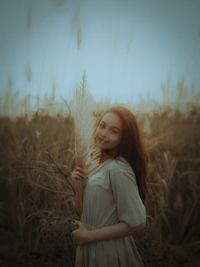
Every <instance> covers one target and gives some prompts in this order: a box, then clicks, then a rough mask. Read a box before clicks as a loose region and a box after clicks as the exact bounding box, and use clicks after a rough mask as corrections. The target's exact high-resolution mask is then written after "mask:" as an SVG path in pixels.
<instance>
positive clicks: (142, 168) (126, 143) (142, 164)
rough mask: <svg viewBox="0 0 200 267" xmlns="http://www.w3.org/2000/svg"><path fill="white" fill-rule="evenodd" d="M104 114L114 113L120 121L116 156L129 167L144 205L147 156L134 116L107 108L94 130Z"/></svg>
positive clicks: (122, 109) (116, 109)
mask: <svg viewBox="0 0 200 267" xmlns="http://www.w3.org/2000/svg"><path fill="white" fill-rule="evenodd" d="M106 113H114V114H115V115H117V116H118V117H119V118H120V119H121V121H122V139H121V142H120V145H119V147H118V154H117V155H116V157H117V156H119V155H120V156H123V157H124V158H125V159H126V160H127V161H128V162H129V164H130V165H131V167H132V169H133V171H134V173H135V176H136V182H137V186H138V190H139V194H140V198H141V200H142V201H143V203H145V197H146V193H147V191H148V190H147V154H146V152H145V148H144V143H143V140H142V137H141V133H140V130H139V127H138V123H137V120H136V118H135V116H134V114H133V113H132V112H131V111H130V110H129V109H127V108H125V107H123V106H113V107H110V108H108V109H107V110H106V111H105V112H104V113H103V114H101V116H100V117H99V118H98V120H97V124H96V127H95V130H96V129H97V127H98V125H99V123H100V121H101V119H102V118H103V116H104V115H105V114H106Z"/></svg>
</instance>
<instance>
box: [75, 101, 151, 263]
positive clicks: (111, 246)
mask: <svg viewBox="0 0 200 267" xmlns="http://www.w3.org/2000/svg"><path fill="white" fill-rule="evenodd" d="M94 140H95V144H96V145H97V146H98V147H99V148H100V151H101V159H100V164H99V166H98V167H97V168H96V169H95V170H94V171H92V173H90V174H89V176H88V177H86V173H85V171H84V169H82V168H80V167H77V168H76V169H75V170H74V171H73V173H72V179H73V180H74V182H75V183H76V184H77V185H78V184H79V186H80V184H81V185H82V187H83V205H82V207H81V209H82V214H81V221H77V220H76V221H75V223H76V225H77V226H78V228H77V229H76V230H74V231H73V232H72V236H73V238H74V240H75V242H76V244H77V251H76V263H75V266H76V267H102V266H103V267H119V266H121V267H134V266H135V267H141V266H143V262H142V259H141V257H140V255H139V253H138V250H137V248H136V245H135V242H134V234H135V233H137V232H138V231H141V230H142V229H144V227H145V223H146V210H145V206H144V203H145V193H146V191H147V187H146V155H145V151H144V148H143V144H142V140H141V135H140V133H139V129H138V125H137V122H136V119H135V117H134V115H133V113H132V112H131V111H129V110H128V109H127V108H125V107H121V106H115V107H111V108H109V109H108V110H107V111H106V112H105V113H104V114H103V115H102V117H101V118H100V120H99V123H98V125H97V128H96V130H95V135H94Z"/></svg>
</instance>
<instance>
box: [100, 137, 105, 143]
mask: <svg viewBox="0 0 200 267" xmlns="http://www.w3.org/2000/svg"><path fill="white" fill-rule="evenodd" d="M99 141H100V143H101V144H106V143H107V141H106V140H104V139H102V138H101V137H99Z"/></svg>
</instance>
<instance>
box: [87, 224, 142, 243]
mask: <svg viewBox="0 0 200 267" xmlns="http://www.w3.org/2000/svg"><path fill="white" fill-rule="evenodd" d="M144 227H145V224H140V225H137V226H135V227H130V226H129V225H128V224H127V223H125V222H119V223H117V224H114V225H109V226H104V227H102V228H99V229H95V230H92V231H91V233H90V235H89V236H90V237H89V242H96V241H100V240H109V239H115V238H121V237H125V236H128V235H134V234H135V233H138V232H139V231H141V230H143V229H144Z"/></svg>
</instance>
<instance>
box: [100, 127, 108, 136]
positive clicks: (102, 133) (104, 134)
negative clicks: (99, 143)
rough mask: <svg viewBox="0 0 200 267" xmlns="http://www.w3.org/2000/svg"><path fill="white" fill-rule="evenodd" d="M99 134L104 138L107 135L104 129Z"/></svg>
mask: <svg viewBox="0 0 200 267" xmlns="http://www.w3.org/2000/svg"><path fill="white" fill-rule="evenodd" d="M100 134H101V136H102V137H105V136H106V134H107V130H105V129H103V130H101V133H100Z"/></svg>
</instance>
